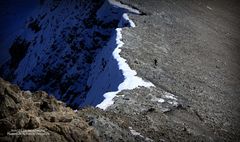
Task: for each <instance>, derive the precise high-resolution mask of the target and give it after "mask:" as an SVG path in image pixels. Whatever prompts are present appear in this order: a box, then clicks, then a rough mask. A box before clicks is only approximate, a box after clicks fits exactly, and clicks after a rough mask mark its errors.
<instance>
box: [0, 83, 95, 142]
mask: <svg viewBox="0 0 240 142" xmlns="http://www.w3.org/2000/svg"><path fill="white" fill-rule="evenodd" d="M0 98H1V99H0V128H1V130H0V141H2V142H4V141H9V142H10V141H22V142H26V141H38V142H40V141H79V142H80V141H89V142H92V141H99V138H98V136H97V134H96V133H95V131H94V129H93V127H90V126H89V125H88V123H87V122H85V120H84V118H82V117H79V116H77V114H76V113H75V112H74V111H73V110H72V109H70V108H68V107H66V106H65V105H64V103H62V102H59V101H57V100H56V99H55V98H54V97H51V96H49V95H48V94H46V93H45V92H42V91H38V92H34V93H31V92H29V91H21V90H20V89H19V87H18V86H16V85H11V84H10V83H8V82H6V81H3V80H2V79H0ZM16 130H18V132H19V133H20V130H32V131H31V132H32V133H33V135H32V136H31V133H27V132H25V133H26V135H28V136H24V135H23V132H22V134H19V135H11V134H14V131H16ZM40 131H42V132H40ZM37 132H38V133H37ZM15 133H16V132H15Z"/></svg>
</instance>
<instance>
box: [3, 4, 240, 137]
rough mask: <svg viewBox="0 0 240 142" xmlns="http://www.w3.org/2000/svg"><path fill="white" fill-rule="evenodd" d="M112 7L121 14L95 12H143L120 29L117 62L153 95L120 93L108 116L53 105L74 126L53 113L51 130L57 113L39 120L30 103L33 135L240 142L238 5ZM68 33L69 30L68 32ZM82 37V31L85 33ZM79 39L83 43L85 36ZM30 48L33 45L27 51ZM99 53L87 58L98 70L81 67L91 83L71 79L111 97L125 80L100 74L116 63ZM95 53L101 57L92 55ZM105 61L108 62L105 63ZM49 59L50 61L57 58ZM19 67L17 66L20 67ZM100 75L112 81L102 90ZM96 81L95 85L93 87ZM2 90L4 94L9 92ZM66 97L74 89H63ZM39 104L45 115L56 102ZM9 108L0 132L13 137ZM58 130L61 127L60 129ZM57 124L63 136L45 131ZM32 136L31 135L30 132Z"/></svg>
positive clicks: (12, 116)
mask: <svg viewBox="0 0 240 142" xmlns="http://www.w3.org/2000/svg"><path fill="white" fill-rule="evenodd" d="M118 1H119V2H120V3H123V4H125V6H122V5H121V4H120V5H118V6H117V7H118V8H117V9H115V8H116V7H115V8H113V9H112V7H108V6H109V5H108V6H106V5H105V6H103V5H102V6H103V7H102V6H99V7H98V8H99V9H98V10H100V11H102V10H103V9H105V8H107V9H108V8H109V9H111V10H113V11H114V12H113V13H112V12H110V13H112V14H114V13H115V12H119V8H120V7H121V8H120V9H121V10H122V7H124V8H123V9H125V8H126V7H132V8H134V9H135V10H136V9H137V10H138V11H140V12H141V13H140V14H138V15H136V14H129V17H130V19H132V20H133V21H134V23H135V26H136V27H135V28H123V29H122V40H123V42H124V43H125V44H124V46H122V52H121V53H120V55H121V57H123V58H124V59H126V60H127V63H128V64H129V66H130V68H131V69H134V70H136V71H137V73H138V76H140V77H142V78H144V79H145V80H148V81H150V82H152V83H153V84H154V85H155V87H151V88H144V87H141V88H136V89H134V90H123V91H121V92H118V94H117V96H116V97H115V98H114V101H115V103H114V104H113V105H111V106H110V107H108V108H107V110H106V111H103V110H100V109H98V108H85V109H81V110H78V111H77V112H76V113H74V112H73V111H72V110H71V109H67V108H64V107H63V105H60V104H61V103H60V102H59V103H60V104H59V105H58V106H59V107H60V108H62V109H61V110H66V111H67V112H66V113H69V116H73V119H69V118H68V117H67V118H65V119H67V120H66V121H70V122H59V120H61V117H60V116H61V111H60V112H58V110H57V112H58V113H59V116H56V122H55V121H54V122H49V123H47V122H48V121H49V118H48V115H49V116H51V115H54V111H55V110H54V111H53V112H45V111H46V110H45V109H44V110H41V107H40V106H41V105H40V106H39V105H36V104H35V103H31V104H32V107H30V108H33V109H34V110H31V109H30V112H31V111H33V112H36V111H37V112H39V111H40V113H37V117H40V118H42V119H40V120H41V121H40V122H39V123H38V124H39V127H40V128H42V129H45V128H46V130H48V131H50V133H51V134H52V133H53V134H55V135H54V137H57V138H59V139H60V137H61V140H62V141H67V140H68V141H71V140H76V139H74V138H72V136H69V133H70V131H65V127H70V128H68V130H69V129H71V130H75V122H76V121H77V122H78V121H80V122H82V124H83V126H84V127H85V128H84V130H83V131H77V132H76V135H77V136H79V135H85V134H86V133H85V132H89V130H90V134H87V138H88V139H89V141H94V140H96V141H97V140H99V141H239V139H240V129H239V127H240V126H239V124H240V123H239V122H240V121H239V118H240V113H239V112H240V105H239V101H240V94H239V92H240V90H239V88H240V74H239V70H240V63H239V61H240V60H239V56H238V53H239V48H238V47H239V45H240V42H239V41H240V38H239V34H240V33H239V31H240V28H239V25H240V21H239V19H240V18H239V11H240V10H239V7H240V5H239V2H238V1H237V0H229V1H224V0H218V1H214V0H200V1H197V0H186V1H180V0H158V1H156V0H148V1H145V0H131V1H130V0H118ZM126 5H128V6H126ZM69 6H70V7H72V5H71V4H69ZM100 7H101V8H100ZM58 8H59V9H64V7H56V9H58ZM90 9H91V8H90ZM109 9H108V10H109ZM71 10H72V9H71ZM71 10H70V11H71ZM108 10H107V11H108ZM115 10H117V11H115ZM53 12H54V11H53ZM55 12H56V11H55ZM75 12H76V11H75ZM75 12H74V13H75ZM105 12H106V11H104V10H103V11H102V12H101V13H105ZM108 12H109V11H108ZM108 12H106V13H108ZM121 12H122V11H121ZM121 12H120V13H121ZM56 13H58V12H56ZM75 14H76V13H75ZM115 14H116V15H118V14H119V13H115ZM73 15H74V14H73ZM120 15H121V14H120ZM94 17H95V16H92V17H91V18H89V19H87V20H85V21H88V22H87V25H88V24H90V25H92V24H93V23H94V24H96V23H98V22H99V21H98V20H99V19H98V20H97V21H98V22H97V21H95V22H96V23H95V22H94V21H92V20H90V19H92V18H93V19H94ZM120 17H121V16H120ZM85 18H86V17H84V18H83V19H82V20H84V19H85ZM47 19H51V18H47ZM54 19H55V18H54ZM60 19H61V18H60ZM64 19H66V18H64ZM110 20H113V19H110ZM118 20H119V19H118ZM43 21H44V20H43ZM120 21H121V20H120ZM120 21H118V22H120ZM124 21H125V22H124ZM104 22H106V21H104ZM121 22H124V23H125V24H126V25H125V26H126V27H128V26H129V25H130V22H129V21H126V19H125V20H124V19H123V21H121ZM121 22H120V23H121ZM113 23H114V22H113ZM70 26H72V25H71V24H70ZM95 26H96V27H98V26H100V27H102V25H101V24H100V25H98V24H97V25H95ZM95 26H94V27H95ZM30 27H32V28H33V29H39V27H38V26H36V23H35V22H34V21H33V23H32V24H31V26H30ZM117 27H118V26H116V25H115V26H113V28H117ZM60 29H61V28H60ZM83 29H85V27H84V28H83ZM88 30H89V29H88ZM108 30H110V31H112V29H108ZM44 31H46V30H44ZM67 31H68V32H69V31H71V30H67ZM83 31H84V30H83ZM101 31H102V30H101ZM85 32H86V33H89V31H85ZM85 32H84V33H85ZM53 33H54V32H53ZM90 33H91V32H90ZM70 35H71V34H70ZM97 35H98V34H97ZM97 35H96V36H97ZM81 36H83V37H85V34H84V35H81ZM114 36H116V33H115V34H112V37H114ZM36 37H38V39H37V42H39V43H40V41H41V36H40V35H38V34H37V33H36ZM70 37H71V36H70ZM97 37H98V36H97ZM86 38H88V37H86ZM63 39H64V38H59V39H58V41H62V40H63ZM67 39H68V38H67ZM74 39H75V38H74ZM84 39H85V38H84ZM20 41H21V40H20ZM100 41H101V40H100ZM108 41H111V40H110V39H108ZM76 42H78V41H76ZM60 43H61V42H60ZM73 43H74V42H73ZM90 43H93V42H90ZM28 44H29V41H25V42H24V40H22V42H21V44H20V45H18V46H20V47H22V46H23V47H26V46H27V45H28ZM13 45H14V44H13ZM59 45H61V44H59ZM69 45H72V43H69V44H66V46H67V47H68V46H69ZM89 45H93V44H89ZM29 46H32V43H30V44H29ZM14 47H15V46H13V48H14ZM44 47H48V46H44ZM90 47H92V46H90ZM70 48H71V47H70ZM70 48H66V50H67V52H62V51H59V53H60V52H62V54H58V53H55V52H53V53H55V54H57V55H65V53H68V51H69V53H72V52H71V51H72V49H71V50H70ZM34 49H36V51H34V52H36V53H38V48H34ZM50 49H51V48H49V51H50ZM57 49H65V48H64V47H63V48H61V47H57ZM57 49H56V50H57ZM68 49H69V50H68ZM104 49H105V50H102V49H100V48H99V49H98V50H96V51H97V52H96V51H94V54H93V55H96V56H94V58H95V57H96V58H95V59H97V60H94V62H95V61H100V62H95V63H93V64H91V65H93V66H92V67H93V68H92V67H91V69H90V68H89V67H88V66H86V67H87V70H84V71H90V73H93V74H94V75H93V76H91V77H90V78H91V79H90V80H88V81H86V80H87V78H88V77H89V76H88V75H86V76H87V77H86V76H85V74H84V73H83V74H81V73H82V72H79V71H76V72H74V73H73V74H81V76H82V75H83V76H84V77H83V80H82V81H83V82H85V83H86V82H87V84H88V83H89V84H92V85H93V84H95V83H96V82H95V81H96V80H98V81H97V82H98V84H97V85H96V84H95V85H96V86H95V87H98V85H100V87H101V88H104V89H102V90H101V89H100V90H101V91H103V92H106V91H116V88H117V87H118V85H119V83H121V82H122V81H123V76H121V74H122V73H121V72H120V76H117V75H115V74H114V73H116V69H118V68H114V69H115V70H114V73H113V72H112V71H113V70H104V67H105V69H109V68H110V67H118V66H117V62H116V60H113V58H110V59H109V58H107V57H109V55H110V54H111V53H112V51H113V49H111V50H108V49H109V48H104ZM47 50H48V48H47ZM51 50H52V49H51ZM100 50H101V52H98V51H100ZM23 51H24V50H23ZM39 51H40V49H39ZM41 51H42V52H45V50H44V48H43V47H41ZM64 51H65V50H64ZM85 51H86V52H87V53H89V51H88V49H87V50H85V49H84V53H85ZM23 53H25V52H23ZM46 53H47V52H46ZM51 53H52V52H51ZM91 53H92V52H91ZM97 53H107V54H97ZM80 54H82V53H80ZM30 55H31V54H29V55H28V56H29V57H30ZM43 55H44V56H43V57H47V58H48V59H49V60H50V59H51V58H50V56H45V53H44V54H43ZM87 55H88V54H87ZM103 55H106V56H103ZM31 56H33V55H31ZM41 56H42V55H41ZM74 56H75V54H71V55H70V58H69V59H70V60H71V61H72V57H74ZM33 57H34V56H33ZM82 57H85V56H82ZM102 57H104V58H103V60H102ZM19 58H22V57H21V56H16V57H15V58H14V59H19ZM28 59H30V58H26V59H24V60H25V61H24V62H25V63H26V62H30V61H28ZM42 59H44V58H42ZM53 59H54V60H55V57H54V58H53ZM56 59H58V62H59V63H60V62H61V63H63V62H64V60H62V59H61V57H60V58H57V57H56ZM105 59H108V60H107V61H108V62H105V61H106V60H105ZM17 61H18V60H17ZM40 61H41V63H42V64H43V65H44V64H45V63H47V61H46V62H45V60H44V61H42V60H40ZM80 61H83V59H82V58H80V59H79V62H80ZM84 61H85V60H84ZM109 61H111V62H109ZM21 62H22V61H21ZM24 62H22V65H23V63H24ZM34 62H35V61H34ZM14 63H17V62H15V61H14ZM67 63H69V62H67ZM106 63H108V65H109V66H108V67H106ZM109 63H111V64H109ZM20 64H21V63H20ZM71 64H72V62H71ZM86 64H88V63H87V62H84V63H83V64H77V66H79V65H80V66H81V67H83V66H84V67H85V65H86ZM8 65H11V64H8ZM64 65H65V66H68V65H67V64H64ZM12 66H13V67H14V66H16V65H15V64H13V65H12ZM20 66H21V65H20ZM23 66H24V65H23ZM45 66H47V65H45ZM50 66H51V64H50V65H49V67H50ZM62 66H63V65H62ZM65 66H64V67H65ZM31 67H34V66H31ZM35 67H36V70H29V72H28V73H29V74H30V76H34V75H33V74H35V75H37V74H38V71H39V70H38V69H40V70H41V69H45V67H41V65H40V68H39V66H35ZM53 67H55V65H54V64H53ZM21 69H24V68H21ZM21 69H20V70H21ZM46 69H49V68H46ZM50 69H51V67H50ZM53 69H54V71H57V70H55V69H56V68H53ZM60 69H62V68H60ZM85 69H86V68H85ZM102 69H103V70H102ZM112 69H113V68H112ZM66 70H68V69H66ZM66 70H65V69H64V70H61V71H63V72H64V71H66ZM61 71H60V72H61ZM84 71H83V72H84ZM106 71H108V72H107V73H106V74H105V73H104V72H106ZM18 73H20V72H18V71H16V73H15V74H18ZM45 73H47V72H45V71H43V72H42V71H40V74H41V75H43V76H44V78H45V79H46V80H48V78H49V77H50V80H52V79H53V80H55V79H56V80H59V78H54V77H55V76H52V75H51V73H50V75H47V76H45V75H46V74H45ZM98 73H100V76H102V77H103V78H104V77H107V76H109V75H110V78H108V79H107V80H105V81H104V83H103V82H101V79H102V78H98V79H97V77H98V75H99V74H98ZM118 73H119V72H118ZM10 75H12V74H10ZM65 75H69V74H65ZM111 75H112V76H111ZM118 75H119V74H118ZM43 76H40V77H39V78H40V79H41V77H43ZM61 76H62V75H59V77H61ZM115 77H116V78H117V79H116V78H115ZM36 78H38V77H36V76H34V77H31V78H28V79H27V80H26V82H25V81H24V80H22V81H21V79H20V82H17V81H16V82H15V81H14V80H18V79H13V82H15V83H19V85H20V86H21V87H23V88H24V86H25V83H26V84H28V85H29V84H30V85H33V84H31V83H29V82H34V80H35V79H36ZM111 78H112V79H111ZM94 79H95V81H92V80H94ZM114 79H116V80H117V82H115V83H116V84H117V85H116V84H114V85H115V86H111V87H110V90H108V89H109V88H108V86H109V85H110V84H111V83H109V82H111V80H114ZM56 80H55V83H56V82H57V81H56ZM44 81H45V80H44ZM48 81H49V80H48ZM61 81H63V82H64V81H67V82H68V81H69V82H70V84H68V85H70V86H71V85H73V84H74V83H73V84H72V83H71V79H70V80H68V79H67V80H65V78H62V80H61ZM75 81H76V80H75ZM2 82H4V81H2ZM83 82H82V83H83ZM106 82H107V83H106ZM37 83H38V82H37V81H36V84H37ZM52 83H53V82H48V83H46V84H48V85H47V86H46V84H45V83H42V85H43V87H39V86H38V85H36V86H37V87H36V86H35V89H36V90H37V89H44V88H45V87H47V88H48V87H49V86H50V88H51V84H52ZM61 83H62V82H57V84H61ZM4 84H8V83H6V82H4V83H3V84H2V85H1V86H4ZM53 84H54V83H53ZM83 84H84V83H83ZM28 85H26V86H28ZM62 85H63V86H65V84H62ZM68 85H67V86H68ZM84 85H86V84H84ZM105 85H106V86H105ZM130 85H131V84H130ZM7 86H9V84H8V85H7ZM10 86H11V85H10ZM33 86H34V85H33ZM73 86H74V85H73ZM77 86H78V85H77ZM80 86H81V85H80ZM3 88H4V87H3ZM5 88H6V85H5ZM12 88H16V87H12ZM58 88H61V87H60V86H58V87H57V88H55V89H56V90H57V91H58ZM80 88H81V87H80ZM84 88H85V87H84V86H83V88H81V89H82V90H83V92H81V91H82V90H78V91H80V93H78V94H82V95H79V96H78V95H74V94H75V93H73V92H71V91H70V93H69V95H66V98H67V99H63V98H61V97H60V98H58V96H57V95H55V96H56V97H57V98H58V99H62V100H64V101H66V102H67V103H69V102H68V100H69V101H70V100H71V96H77V97H80V96H88V95H87V94H86V91H84V90H85V89H84ZM87 88H88V87H87ZM106 88H108V89H106ZM25 89H28V88H25ZM30 89H31V88H30ZM35 89H33V90H35ZM45 89H46V88H45ZM68 89H69V90H71V89H73V88H72V87H68ZM68 89H67V90H68ZM11 90H12V89H11ZM17 90H18V89H17ZM53 90H54V88H53ZM86 90H88V89H86ZM96 90H99V89H96ZM65 91H66V90H65ZM75 91H76V90H75ZM53 92H54V91H53ZM63 92H64V91H63ZM66 92H68V91H66ZM25 93H26V92H25ZM25 93H24V92H21V93H20V94H25ZM50 93H51V91H50ZM2 94H3V96H5V97H6V98H11V97H8V96H9V95H8V94H9V93H7V92H6V91H2ZM27 94H31V95H20V98H21V100H22V99H23V100H25V99H26V98H30V99H34V98H35V95H36V94H38V93H29V92H28V93H27ZM40 94H44V93H40ZM53 94H54V93H53ZM63 94H66V93H63ZM93 94H95V93H93ZM10 96H12V95H10ZM37 96H38V95H37ZM61 96H62V95H61ZM64 96H65V95H64ZM93 96H94V95H93ZM90 97H91V95H90ZM37 98H40V97H37ZM43 98H44V99H43V100H45V98H46V101H47V102H48V103H45V104H48V105H47V106H48V107H47V110H48V109H50V110H51V108H52V107H51V106H52V105H53V106H55V105H56V104H55V103H53V104H52V103H51V101H50V100H54V98H52V97H47V95H45V97H44V95H43ZM48 98H49V99H48ZM92 98H94V97H92ZM10 100H11V99H10ZM38 100H41V99H38ZM82 100H84V101H85V100H86V98H83V99H82ZM90 100H91V98H90ZM100 100H102V99H100ZM1 101H2V100H1ZM76 101H79V100H78V99H76ZM23 102H24V101H23ZM25 102H26V101H25ZM27 102H34V100H33V101H27ZM53 102H58V101H53ZM70 102H71V101H70ZM89 102H92V101H89ZM9 103H10V104H13V106H16V105H14V104H15V102H14V101H13V100H11V101H7V102H4V101H2V104H3V105H2V106H1V107H2V109H1V111H2V114H3V117H5V118H1V120H3V123H1V125H3V126H4V127H6V128H11V127H12V128H13V129H15V128H18V127H19V125H17V124H16V123H17V122H18V121H17V119H18V117H17V115H16V114H18V113H19V109H16V108H17V106H18V105H17V106H16V108H15V107H14V108H11V107H6V105H5V104H9ZM20 104H21V103H20ZM40 104H44V102H40ZM89 104H93V105H94V104H95V105H96V104H97V102H94V103H89ZM34 105H36V106H34ZM7 106H9V105H7ZM20 106H21V105H20ZM73 106H74V105H73ZM21 107H22V108H23V110H26V108H25V107H26V106H24V105H23V106H21ZM14 110H16V111H14ZM20 110H21V109H20ZM35 110H36V111H35ZM26 111H27V110H26ZM30 112H28V113H30ZM30 114H31V113H30ZM30 114H29V116H30ZM45 115H47V116H45ZM45 117H47V120H45ZM8 120H9V121H10V120H11V121H12V122H14V123H11V124H10V123H8V122H5V121H8ZM81 120H82V121H81ZM50 121H51V119H50ZM21 123H22V122H21ZM24 123H25V122H24ZM28 123H30V124H28ZM28 123H27V125H26V129H29V125H32V124H31V123H32V122H30V118H29V121H28ZM45 123H47V124H49V125H47V126H46V125H44V124H45ZM63 123H64V124H66V125H62V124H63ZM58 124H60V125H61V126H62V127H64V128H61V129H57V130H55V127H54V128H53V129H50V130H49V129H47V128H48V126H55V125H58ZM72 124H74V125H72ZM21 126H22V124H21ZM24 127H25V126H24ZM57 127H60V126H57ZM30 128H32V126H31V127H30ZM79 128H82V126H79ZM63 129H64V130H63ZM7 130H9V129H7ZM56 131H57V132H60V135H58V134H59V133H58V134H56V133H57V132H56ZM4 132H5V133H6V132H7V131H3V133H4ZM55 132H56V133H55ZM63 137H64V138H63ZM69 137H71V138H69ZM74 137H75V134H74ZM7 138H9V137H5V139H6V140H7ZM24 138H26V139H28V136H27V137H25V136H21V138H14V139H18V140H19V141H21V140H22V139H24ZM40 138H43V137H40ZM44 138H45V137H44ZM46 138H49V139H53V138H52V137H46ZM34 139H37V138H35V137H34ZM84 139H85V138H84ZM61 140H60V141H61ZM77 140H79V139H77ZM77 140H76V141H77Z"/></svg>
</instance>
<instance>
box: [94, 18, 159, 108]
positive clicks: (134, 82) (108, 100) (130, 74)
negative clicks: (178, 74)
mask: <svg viewBox="0 0 240 142" xmlns="http://www.w3.org/2000/svg"><path fill="white" fill-rule="evenodd" d="M123 18H124V20H126V21H128V22H129V23H130V26H131V27H134V26H135V24H134V23H133V21H131V20H130V19H129V17H128V15H127V14H123ZM121 31H122V29H121V28H117V29H116V32H117V36H116V44H117V47H116V48H115V50H114V51H113V53H112V54H113V57H114V58H115V59H116V60H117V62H118V66H119V69H120V70H121V71H122V73H123V76H124V81H123V82H122V83H121V84H120V85H119V86H118V90H117V91H114V92H107V93H105V94H104V95H103V96H104V98H105V99H104V100H103V102H101V103H100V104H98V105H97V107H98V108H101V109H104V110H105V109H106V108H107V107H109V106H110V105H112V104H113V103H114V101H113V98H114V97H115V96H116V95H117V94H118V93H119V92H121V91H122V90H132V89H135V88H138V87H140V86H143V87H151V86H154V85H153V84H152V83H151V82H145V81H144V80H143V79H142V78H140V77H138V76H136V75H137V72H136V71H135V70H132V69H131V68H130V67H129V65H128V64H127V63H126V59H124V58H122V57H121V56H120V52H121V49H120V48H121V47H122V46H123V45H124V43H123V42H122V41H121V40H122V33H121Z"/></svg>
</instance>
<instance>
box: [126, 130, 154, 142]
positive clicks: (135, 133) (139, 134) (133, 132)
mask: <svg viewBox="0 0 240 142" xmlns="http://www.w3.org/2000/svg"><path fill="white" fill-rule="evenodd" d="M128 128H129V130H130V132H131V134H132V135H134V136H139V137H141V138H144V139H145V141H149V142H153V140H152V139H150V138H148V137H144V136H143V135H141V133H139V132H137V131H136V130H133V128H132V127H128Z"/></svg>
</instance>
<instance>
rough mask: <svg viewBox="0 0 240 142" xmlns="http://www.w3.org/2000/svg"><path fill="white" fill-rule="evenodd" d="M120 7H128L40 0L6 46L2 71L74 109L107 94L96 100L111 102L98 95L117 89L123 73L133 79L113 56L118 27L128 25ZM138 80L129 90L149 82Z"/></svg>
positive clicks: (118, 40) (25, 86)
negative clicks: (5, 58) (24, 24)
mask: <svg viewBox="0 0 240 142" xmlns="http://www.w3.org/2000/svg"><path fill="white" fill-rule="evenodd" d="M126 12H132V11H131V9H127V8H120V7H118V6H116V5H115V6H114V5H113V4H112V3H110V1H107V0H106V1H104V0H102V1H94V0H93V1H78V0H72V1H63V0H62V1H61V0H52V1H45V3H43V4H42V5H41V6H40V7H39V8H38V9H37V10H36V12H35V13H34V14H32V16H31V17H30V18H29V19H28V21H27V25H26V28H25V29H23V30H22V32H21V33H20V34H19V35H17V37H16V39H15V41H14V42H13V44H12V46H11V47H10V50H9V51H10V55H11V59H10V60H9V61H8V62H7V63H5V64H4V65H3V66H2V76H3V77H4V78H5V79H7V80H10V81H11V82H13V83H16V84H18V85H19V86H20V87H21V88H22V89H24V90H32V91H36V90H45V91H47V92H48V93H49V94H51V95H54V96H55V97H56V98H57V99H59V100H63V101H64V102H66V103H67V104H69V105H70V106H72V107H75V108H77V107H79V106H86V105H92V106H96V105H98V104H100V103H101V102H102V101H103V100H104V99H105V98H108V101H105V102H104V104H102V105H101V106H102V107H104V108H105V107H106V106H108V105H109V104H112V101H111V99H109V97H105V96H104V94H105V93H107V92H114V91H115V92H117V91H118V90H119V85H120V84H121V83H122V82H124V80H125V79H126V73H125V75H124V72H126V71H127V72H129V73H127V74H128V76H130V77H132V78H133V79H138V78H137V77H134V76H135V75H136V73H135V72H134V71H131V69H130V68H129V67H128V66H127V65H124V64H125V61H124V60H123V59H121V57H120V56H119V55H118V54H119V52H120V49H118V48H120V46H121V45H122V44H123V43H122V42H121V29H120V28H122V27H130V26H134V23H133V22H132V21H131V20H130V19H129V18H128V16H127V14H126ZM137 14H138V13H137ZM117 28H119V29H118V30H117ZM119 64H122V66H123V67H122V68H121V67H120V66H119ZM125 70H126V71H125ZM128 80H129V79H128ZM130 80H131V79H130ZM139 82H140V83H139ZM141 82H143V81H142V80H141V79H138V80H137V81H136V83H134V84H135V85H134V86H133V87H130V89H131V88H134V87H137V86H145V85H147V86H152V84H149V85H148V84H147V83H145V84H144V83H142V84H141ZM125 84H126V83H125ZM123 85H124V84H123ZM123 85H122V86H123ZM125 86H126V85H125ZM120 88H121V89H126V87H125V88H124V87H120ZM128 88H129V87H128ZM128 88H127V89H128ZM118 92H119V91H118ZM114 94H116V93H112V94H111V95H110V96H111V98H113V97H114ZM108 96H109V95H108ZM107 104H108V105H107Z"/></svg>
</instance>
